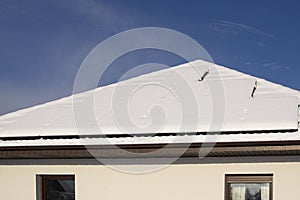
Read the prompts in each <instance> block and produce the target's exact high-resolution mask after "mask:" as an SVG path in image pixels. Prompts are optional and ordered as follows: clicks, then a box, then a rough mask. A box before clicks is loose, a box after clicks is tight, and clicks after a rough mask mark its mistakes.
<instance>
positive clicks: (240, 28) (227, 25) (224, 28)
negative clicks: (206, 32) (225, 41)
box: [210, 20, 274, 38]
mask: <svg viewBox="0 0 300 200" xmlns="http://www.w3.org/2000/svg"><path fill="white" fill-rule="evenodd" d="M210 27H211V28H212V29H213V30H214V31H217V32H221V33H227V34H232V35H238V34H240V33H241V32H248V33H252V34H256V35H261V36H266V37H271V38H274V35H272V34H270V33H267V32H264V31H262V30H259V29H257V28H254V27H251V26H247V25H245V24H240V23H236V22H230V21H224V20H221V21H216V22H214V23H211V24H210Z"/></svg>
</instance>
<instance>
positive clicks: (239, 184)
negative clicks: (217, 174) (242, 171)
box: [225, 174, 273, 200]
mask: <svg viewBox="0 0 300 200" xmlns="http://www.w3.org/2000/svg"><path fill="white" fill-rule="evenodd" d="M272 181H273V175H272V174H271V175H270V174H259V175H238V174H237V175H231V174H230V175H225V200H272Z"/></svg>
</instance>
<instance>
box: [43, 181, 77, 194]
mask: <svg viewBox="0 0 300 200" xmlns="http://www.w3.org/2000/svg"><path fill="white" fill-rule="evenodd" d="M42 179H43V190H44V193H43V194H44V197H43V198H42V199H43V200H75V182H74V177H71V178H70V176H69V177H63V176H60V177H57V176H44V177H42Z"/></svg>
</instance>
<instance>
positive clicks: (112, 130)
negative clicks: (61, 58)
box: [0, 60, 300, 200]
mask: <svg viewBox="0 0 300 200" xmlns="http://www.w3.org/2000/svg"><path fill="white" fill-rule="evenodd" d="M299 99H300V92H299V91H295V90H292V89H289V88H286V87H284V86H281V85H278V84H275V83H271V82H269V81H266V80H263V79H259V78H256V77H253V76H249V75H246V74H243V73H240V72H237V71H234V70H231V69H228V68H225V67H222V66H219V65H215V64H212V63H208V62H205V61H201V60H197V61H194V62H191V63H186V64H183V65H179V66H176V67H171V68H168V69H164V70H160V71H157V72H152V73H149V74H145V75H141V76H138V77H135V78H132V79H128V80H125V81H122V82H119V83H118V84H112V85H108V86H104V87H101V88H97V89H95V90H92V91H87V92H83V93H80V94H74V95H72V96H70V97H66V98H63V99H59V100H56V101H53V102H49V103H45V104H42V105H38V106H35V107H32V108H27V109H24V110H20V111H17V112H14V113H10V114H7V115H3V116H1V117H0V196H1V199H6V200H15V199H24V200H32V199H36V200H54V199H55V200H56V199H69V200H72V199H76V200H81V199H85V200H86V199H89V200H96V199H112V200H114V199H120V198H122V199H149V200H150V199H178V200H179V199H180V200H181V199H212V200H214V199H216V200H217V199H224V200H229V199H231V200H248V199H256V200H259V199H261V200H274V199H277V200H279V199H298V198H299V197H298V192H297V187H298V184H297V183H298V180H299V178H300V157H299V155H300V132H299V130H298V128H299V108H298V106H299Z"/></svg>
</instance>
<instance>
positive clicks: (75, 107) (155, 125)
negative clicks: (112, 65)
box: [0, 60, 300, 137]
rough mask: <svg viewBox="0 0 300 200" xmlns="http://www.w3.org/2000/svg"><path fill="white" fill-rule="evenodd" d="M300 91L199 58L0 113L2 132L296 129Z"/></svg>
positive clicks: (23, 134) (9, 134) (22, 134)
mask: <svg viewBox="0 0 300 200" xmlns="http://www.w3.org/2000/svg"><path fill="white" fill-rule="evenodd" d="M299 102H300V92H299V91H295V90H292V89H289V88H286V87H284V86H281V85H278V84H274V83H271V82H268V81H266V80H263V79H259V78H255V77H253V76H249V75H246V74H243V73H240V72H237V71H235V70H231V69H228V68H225V67H222V66H219V65H215V64H213V63H208V62H205V61H202V60H197V61H194V62H192V63H186V64H183V65H179V66H176V67H171V68H168V69H164V70H160V71H156V72H152V73H149V74H145V75H141V76H138V77H135V78H132V79H129V80H125V81H122V82H119V83H117V84H112V85H108V86H104V87H100V88H97V89H96V90H92V91H87V92H84V93H80V94H75V95H73V96H70V97H66V98H62V99H59V100H56V101H52V102H49V103H45V104H42V105H38V106H34V107H31V108H27V109H24V110H20V111H17V112H13V113H10V114H7V115H4V116H1V117H0V137H27V136H65V135H84V134H87V135H93V134H96V135H99V134H100V135H101V134H102V135H109V134H145V133H157V132H160V133H172V132H175V133H177V132H210V131H256V130H259V131H261V130H266V131H269V130H291V129H292V130H296V129H298V104H299Z"/></svg>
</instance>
